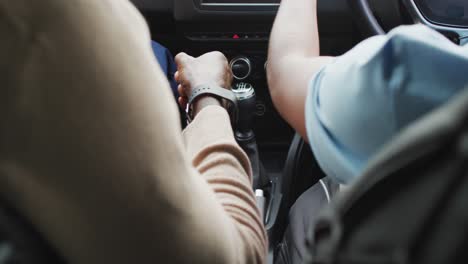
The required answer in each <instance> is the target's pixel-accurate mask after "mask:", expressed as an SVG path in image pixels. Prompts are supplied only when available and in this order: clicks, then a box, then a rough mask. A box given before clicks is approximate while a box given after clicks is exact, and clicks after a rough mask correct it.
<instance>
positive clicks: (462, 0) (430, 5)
mask: <svg viewBox="0 0 468 264" xmlns="http://www.w3.org/2000/svg"><path fill="white" fill-rule="evenodd" d="M414 1H415V3H416V5H417V6H418V8H419V9H420V11H421V13H422V14H423V15H424V16H425V17H426V19H428V20H429V21H431V22H433V23H436V24H441V25H446V26H455V27H468V0H414Z"/></svg>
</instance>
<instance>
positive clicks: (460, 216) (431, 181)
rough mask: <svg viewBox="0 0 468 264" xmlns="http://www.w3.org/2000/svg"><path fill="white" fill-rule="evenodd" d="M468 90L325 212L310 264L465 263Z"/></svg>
mask: <svg viewBox="0 0 468 264" xmlns="http://www.w3.org/2000/svg"><path fill="white" fill-rule="evenodd" d="M467 204H468V88H467V89H465V90H464V91H462V92H460V93H459V94H458V95H457V96H456V98H454V99H453V100H452V101H450V102H449V103H448V104H446V105H444V106H442V107H441V108H439V109H437V110H435V111H434V112H432V113H430V114H429V115H427V116H426V117H424V118H423V119H421V120H420V121H418V122H417V123H415V124H413V125H411V126H410V127H408V128H407V129H406V130H405V131H403V132H402V133H401V134H400V135H399V136H397V137H396V138H395V139H394V140H393V141H391V142H390V144H388V145H387V146H386V147H385V148H384V149H383V150H382V151H381V152H380V153H379V154H378V155H377V156H376V157H375V158H374V159H373V161H371V163H370V165H369V166H368V169H367V170H366V171H365V172H364V174H363V175H362V176H361V177H360V178H359V179H358V180H357V181H356V182H355V183H354V184H353V185H352V186H351V187H350V188H349V189H347V190H346V191H343V192H341V193H339V194H338V196H336V197H335V199H334V200H332V202H331V204H330V205H329V206H328V207H327V208H326V209H325V210H322V212H321V214H322V215H321V216H320V217H319V219H318V220H317V221H316V222H315V223H312V224H313V225H314V226H315V229H312V232H311V234H310V236H309V238H308V244H309V252H310V254H311V257H310V263H317V264H318V263H320V264H327V263H347V264H353V263H360V264H367V263H369V264H370V263H395V264H398V263H402V264H403V263H415V264H416V263H424V264H430V263H460V262H465V261H466V259H467V258H468V251H467V250H466V248H467V247H468V210H467Z"/></svg>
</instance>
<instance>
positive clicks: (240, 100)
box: [232, 82, 256, 133]
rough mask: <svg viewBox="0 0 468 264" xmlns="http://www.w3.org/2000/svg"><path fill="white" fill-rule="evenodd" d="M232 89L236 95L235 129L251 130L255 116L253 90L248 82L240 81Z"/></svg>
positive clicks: (243, 131) (241, 130)
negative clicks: (236, 116) (236, 115)
mask: <svg viewBox="0 0 468 264" xmlns="http://www.w3.org/2000/svg"><path fill="white" fill-rule="evenodd" d="M232 91H233V92H234V94H235V95H236V97H237V107H238V110H239V112H238V121H237V131H238V132H240V133H248V132H251V131H252V129H253V122H254V118H255V104H256V102H255V101H256V97H255V90H254V88H253V86H252V85H251V84H250V83H244V82H240V83H237V84H235V85H234V88H233V89H232Z"/></svg>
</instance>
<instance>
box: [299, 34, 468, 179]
mask: <svg viewBox="0 0 468 264" xmlns="http://www.w3.org/2000/svg"><path fill="white" fill-rule="evenodd" d="M467 72H468V50H467V49H466V48H465V49H464V48H461V47H459V46H456V45H454V44H452V43H451V42H450V41H449V40H447V39H446V38H445V37H444V36H442V35H440V34H439V33H437V32H435V31H432V30H430V29H428V28H426V27H424V26H422V25H417V26H405V27H400V28H398V29H396V30H393V31H392V32H390V33H389V34H388V35H387V36H378V37H373V38H370V39H368V40H366V41H364V42H362V43H361V44H359V45H357V46H356V47H355V48H354V49H352V50H350V51H349V52H348V53H346V54H344V55H343V56H340V57H338V58H336V59H335V60H334V61H333V62H332V63H330V64H329V65H326V66H325V67H324V68H322V70H321V71H319V72H318V73H317V74H316V75H315V76H313V78H312V79H311V82H310V90H309V93H308V96H307V101H306V113H305V114H306V127H307V136H308V139H309V143H310V145H311V147H312V150H313V152H314V154H315V157H316V158H317V161H318V163H319V164H320V166H321V168H322V169H323V170H324V171H325V173H326V174H327V175H329V176H331V177H334V178H335V179H337V180H338V181H339V182H341V183H349V182H350V181H351V180H353V179H354V178H356V177H357V176H358V175H359V174H360V173H361V172H362V170H363V169H364V167H365V166H366V164H367V161H368V160H369V158H370V157H371V156H372V155H374V154H375V153H376V152H377V151H378V150H379V149H380V148H381V147H382V146H383V145H384V144H385V143H387V142H388V141H390V139H391V138H392V137H393V136H395V135H396V134H397V133H398V132H399V131H400V130H401V129H402V128H404V127H405V126H407V125H408V124H409V123H411V122H413V121H414V120H416V119H418V118H419V117H421V116H422V115H424V114H426V113H428V112H429V111H431V110H432V109H434V108H436V107H438V106H440V105H441V104H443V103H445V102H446V101H448V100H449V99H450V97H451V96H453V95H454V94H456V93H457V92H458V91H460V90H462V89H463V88H464V87H465V86H466V85H467V84H468V74H467Z"/></svg>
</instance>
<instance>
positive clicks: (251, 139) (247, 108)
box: [232, 82, 268, 189]
mask: <svg viewBox="0 0 468 264" xmlns="http://www.w3.org/2000/svg"><path fill="white" fill-rule="evenodd" d="M232 91H233V92H234V94H235V95H236V97H237V107H238V110H239V112H238V121H237V126H236V131H235V133H234V134H235V137H236V140H237V142H238V143H239V145H240V146H241V147H242V149H243V150H244V151H245V152H246V153H247V156H248V157H249V159H250V163H251V164H252V172H253V187H254V189H261V188H262V187H263V186H265V185H267V184H268V177H267V176H266V174H265V170H264V168H263V166H262V164H261V163H260V159H259V155H258V148H257V141H256V139H255V134H254V132H253V124H254V119H255V105H256V102H255V101H256V97H255V90H254V88H253V86H252V85H251V84H249V83H243V82H240V83H237V84H236V85H235V86H234V88H233V89H232Z"/></svg>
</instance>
